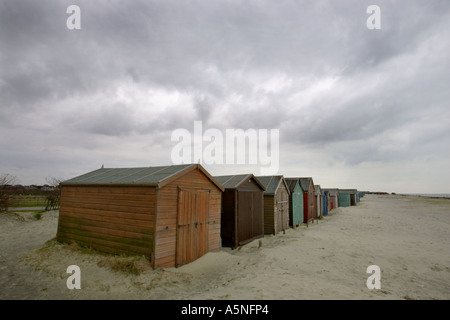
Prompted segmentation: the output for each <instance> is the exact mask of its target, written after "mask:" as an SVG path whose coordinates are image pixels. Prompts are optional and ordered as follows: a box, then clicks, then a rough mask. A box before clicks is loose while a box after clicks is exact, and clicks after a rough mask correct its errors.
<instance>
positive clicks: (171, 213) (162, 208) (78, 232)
mask: <svg viewBox="0 0 450 320" xmlns="http://www.w3.org/2000/svg"><path fill="white" fill-rule="evenodd" d="M223 191H224V189H223V187H222V186H221V185H220V184H219V183H218V182H217V181H216V180H215V179H214V178H213V177H212V176H211V175H210V174H209V173H208V172H207V171H206V170H205V169H204V168H203V167H202V166H201V165H199V164H191V165H189V164H187V165H172V166H158V167H141V168H101V169H98V170H95V171H92V172H89V173H86V174H84V175H81V176H78V177H76V178H73V179H70V180H67V181H64V182H63V183H62V184H61V204H60V210H59V219H58V230H57V240H58V241H60V242H69V243H70V242H76V243H79V244H81V245H84V246H88V247H90V248H93V249H96V250H99V251H104V252H108V253H114V254H122V253H124V254H137V255H144V256H147V257H149V258H150V261H151V265H152V267H153V268H156V267H178V266H181V265H184V264H187V263H189V262H192V261H194V260H196V259H197V258H200V257H201V256H202V255H204V254H206V253H207V252H210V251H219V250H220V212H221V202H222V192H223Z"/></svg>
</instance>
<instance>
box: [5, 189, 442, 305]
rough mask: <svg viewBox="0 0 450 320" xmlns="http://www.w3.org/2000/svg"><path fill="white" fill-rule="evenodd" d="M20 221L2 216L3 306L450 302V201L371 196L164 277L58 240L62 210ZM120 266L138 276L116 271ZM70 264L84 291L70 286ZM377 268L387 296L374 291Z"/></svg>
mask: <svg viewBox="0 0 450 320" xmlns="http://www.w3.org/2000/svg"><path fill="white" fill-rule="evenodd" d="M19 214H20V216H18V215H14V214H0V288H1V290H0V299H200V300H203V299H216V300H218V299H220V300H222V299H234V300H242V299H257V300H264V299H275V300H278V299H289V300H292V299H294V300H297V299H299V300H306V299H314V300H315V299H325V300H326V299H388V300H391V299H393V300H401V299H427V300H428V299H438V300H447V299H449V298H450V200H449V199H431V198H423V197H417V196H399V195H366V196H365V197H364V198H362V199H361V202H360V203H358V205H357V206H354V207H347V208H338V209H335V210H333V211H332V212H331V214H330V215H328V216H326V217H324V218H323V219H321V220H318V221H316V223H314V224H310V225H308V226H306V225H302V226H301V227H299V228H296V229H289V230H287V231H286V232H285V233H283V232H281V233H279V234H278V235H276V236H265V237H264V238H263V239H262V241H261V243H260V241H259V240H256V241H254V242H251V243H249V244H247V245H245V246H243V247H241V248H239V249H237V250H231V249H228V248H223V249H222V250H221V251H220V252H216V253H208V254H206V255H205V256H203V257H202V258H200V259H198V260H197V261H195V262H193V263H191V264H188V265H185V266H183V267H180V268H168V269H157V270H152V269H151V268H150V267H149V265H148V263H147V262H146V261H145V260H143V259H141V258H139V257H138V258H133V259H132V260H130V259H131V258H125V257H123V258H120V257H119V258H115V257H111V256H107V255H102V254H97V253H95V252H94V253H93V252H92V251H89V250H82V249H80V248H78V247H76V246H73V245H72V246H71V245H63V244H59V243H57V242H56V241H55V240H52V239H54V237H55V236H56V230H57V223H58V211H50V212H46V213H44V214H43V215H42V217H41V219H39V220H36V219H35V218H34V217H32V216H27V214H26V213H19ZM260 244H262V246H260ZM120 259H122V260H120ZM119 260H120V261H123V262H127V261H128V262H130V261H132V262H133V263H134V266H135V269H136V270H138V271H137V272H136V273H137V274H134V273H133V272H124V271H116V270H113V265H117V264H118V261H119ZM69 265H78V266H79V267H80V270H81V289H79V290H76V289H74V290H69V289H68V288H67V286H66V280H67V278H68V277H69V274H68V273H66V269H67V267H68V266H69ZM370 265H377V266H379V267H380V269H381V288H380V289H372V290H370V289H368V288H367V286H366V280H367V278H368V277H369V276H370V274H368V273H366V269H367V267H368V266H370ZM133 270H134V269H133Z"/></svg>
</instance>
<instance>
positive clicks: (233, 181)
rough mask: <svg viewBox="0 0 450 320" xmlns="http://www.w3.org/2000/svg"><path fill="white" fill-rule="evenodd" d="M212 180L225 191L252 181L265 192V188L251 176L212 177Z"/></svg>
mask: <svg viewBox="0 0 450 320" xmlns="http://www.w3.org/2000/svg"><path fill="white" fill-rule="evenodd" d="M214 179H216V181H217V182H218V183H220V184H221V185H222V186H223V187H224V188H225V189H236V188H238V187H239V186H240V185H241V184H242V183H244V182H245V181H248V180H250V179H253V180H254V181H255V182H256V184H257V185H258V186H259V187H260V188H261V190H263V191H265V190H266V188H265V187H264V185H263V184H262V183H261V181H259V180H258V179H257V178H256V177H255V176H254V175H253V174H251V173H250V174H237V175H228V176H214Z"/></svg>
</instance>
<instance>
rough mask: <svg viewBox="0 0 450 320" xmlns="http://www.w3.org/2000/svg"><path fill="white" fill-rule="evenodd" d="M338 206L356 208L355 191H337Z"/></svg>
mask: <svg viewBox="0 0 450 320" xmlns="http://www.w3.org/2000/svg"><path fill="white" fill-rule="evenodd" d="M339 206H340V207H349V206H356V189H339Z"/></svg>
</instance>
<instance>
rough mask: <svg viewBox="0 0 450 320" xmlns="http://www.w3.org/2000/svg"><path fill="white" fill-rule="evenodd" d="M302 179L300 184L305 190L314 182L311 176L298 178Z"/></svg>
mask: <svg viewBox="0 0 450 320" xmlns="http://www.w3.org/2000/svg"><path fill="white" fill-rule="evenodd" d="M298 179H299V181H300V185H301V186H302V189H303V191H308V190H309V184H310V183H312V178H311V177H304V178H298Z"/></svg>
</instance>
